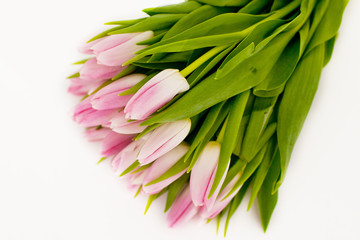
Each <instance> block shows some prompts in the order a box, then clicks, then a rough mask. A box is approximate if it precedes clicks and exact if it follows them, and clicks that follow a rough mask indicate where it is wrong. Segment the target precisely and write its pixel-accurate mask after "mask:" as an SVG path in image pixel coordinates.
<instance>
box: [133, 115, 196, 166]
mask: <svg viewBox="0 0 360 240" xmlns="http://www.w3.org/2000/svg"><path fill="white" fill-rule="evenodd" d="M190 128H191V121H190V119H184V120H180V121H176V122H171V123H166V124H163V125H162V126H160V127H158V128H157V129H155V130H154V131H153V132H151V134H150V137H149V139H148V140H147V141H146V143H145V144H144V146H143V147H142V149H141V151H140V153H139V157H138V160H139V162H140V163H141V164H148V163H150V162H152V161H154V160H155V159H157V158H159V157H161V156H162V155H164V154H165V153H167V152H169V151H170V150H171V149H173V148H175V147H176V146H177V145H179V144H180V143H181V142H182V141H183V140H184V139H185V138H186V136H187V135H188V134H189V131H190Z"/></svg>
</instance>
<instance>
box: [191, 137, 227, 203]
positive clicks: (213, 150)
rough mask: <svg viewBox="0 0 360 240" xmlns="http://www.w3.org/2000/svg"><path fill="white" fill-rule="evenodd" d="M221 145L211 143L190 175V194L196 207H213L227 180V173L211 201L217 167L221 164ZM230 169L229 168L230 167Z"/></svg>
mask: <svg viewBox="0 0 360 240" xmlns="http://www.w3.org/2000/svg"><path fill="white" fill-rule="evenodd" d="M220 149H221V144H220V143H218V142H213V141H212V142H209V143H208V144H207V145H206V146H205V148H204V150H203V151H202V153H201V154H200V156H199V158H198V159H197V161H196V163H195V165H194V167H193V168H192V170H191V175H190V192H191V198H192V200H193V202H194V204H195V206H203V205H204V204H205V205H206V206H208V207H211V206H212V205H213V204H214V202H215V199H216V197H217V195H218V193H219V191H220V188H221V186H222V183H223V182H224V180H225V176H226V172H225V174H224V175H223V177H222V179H221V181H220V183H219V185H218V186H217V188H216V190H215V192H214V193H213V195H212V196H211V198H210V199H209V198H208V197H209V193H210V190H211V187H212V185H213V182H214V178H215V173H216V169H217V165H218V162H219V156H220ZM228 167H229V166H228Z"/></svg>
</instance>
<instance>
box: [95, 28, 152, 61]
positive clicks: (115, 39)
mask: <svg viewBox="0 0 360 240" xmlns="http://www.w3.org/2000/svg"><path fill="white" fill-rule="evenodd" d="M153 36H154V33H153V32H152V31H147V32H142V33H130V34H118V35H113V36H109V37H107V38H104V40H102V41H100V42H99V43H97V44H95V45H94V46H92V47H91V49H92V50H93V51H94V53H95V55H96V58H97V61H98V63H99V64H103V65H107V66H122V65H123V64H124V63H125V62H127V61H129V60H130V59H132V58H133V57H135V53H136V52H137V51H140V50H142V49H144V48H146V47H147V46H146V45H136V44H137V43H138V42H142V41H145V40H147V39H150V38H152V37H153Z"/></svg>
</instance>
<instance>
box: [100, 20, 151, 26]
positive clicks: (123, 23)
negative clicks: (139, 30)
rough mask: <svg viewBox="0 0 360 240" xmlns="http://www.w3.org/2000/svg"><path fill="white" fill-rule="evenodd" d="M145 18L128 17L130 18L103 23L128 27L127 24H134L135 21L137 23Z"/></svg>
mask: <svg viewBox="0 0 360 240" xmlns="http://www.w3.org/2000/svg"><path fill="white" fill-rule="evenodd" d="M145 19H146V18H138V19H130V20H120V21H112V22H107V23H105V25H121V26H124V27H128V26H131V25H134V24H136V23H139V22H141V21H143V20H145Z"/></svg>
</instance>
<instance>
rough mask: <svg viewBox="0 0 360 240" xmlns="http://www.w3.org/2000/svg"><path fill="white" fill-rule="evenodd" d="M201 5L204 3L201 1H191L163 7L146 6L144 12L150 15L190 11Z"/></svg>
mask: <svg viewBox="0 0 360 240" xmlns="http://www.w3.org/2000/svg"><path fill="white" fill-rule="evenodd" d="M201 6H202V5H201V4H200V3H198V2H194V1H191V2H183V3H178V4H172V5H167V6H161V7H154V8H146V9H144V10H143V12H145V13H146V14H148V15H150V16H152V15H155V14H160V13H190V12H192V11H194V10H195V9H198V8H199V7H201Z"/></svg>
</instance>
